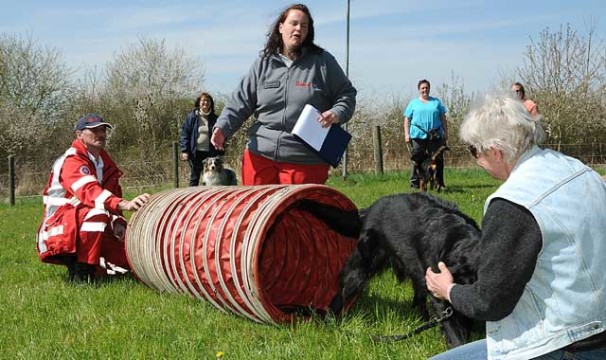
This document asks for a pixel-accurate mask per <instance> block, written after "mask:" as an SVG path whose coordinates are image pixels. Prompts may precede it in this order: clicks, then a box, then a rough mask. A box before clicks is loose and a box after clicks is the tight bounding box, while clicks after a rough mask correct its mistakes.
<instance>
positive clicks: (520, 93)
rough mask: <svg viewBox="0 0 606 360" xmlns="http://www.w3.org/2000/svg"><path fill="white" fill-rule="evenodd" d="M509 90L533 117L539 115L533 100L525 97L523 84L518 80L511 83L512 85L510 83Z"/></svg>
mask: <svg viewBox="0 0 606 360" xmlns="http://www.w3.org/2000/svg"><path fill="white" fill-rule="evenodd" d="M511 91H512V92H513V93H514V94H515V95H516V97H517V98H518V99H520V101H521V102H522V103H523V104H524V107H525V108H526V110H527V111H528V112H529V113H530V115H532V116H535V117H536V116H539V115H540V114H539V108H538V107H537V104H536V103H535V102H534V101H532V100H530V99H527V98H526V90H524V85H522V84H521V83H519V82H516V83H513V85H511Z"/></svg>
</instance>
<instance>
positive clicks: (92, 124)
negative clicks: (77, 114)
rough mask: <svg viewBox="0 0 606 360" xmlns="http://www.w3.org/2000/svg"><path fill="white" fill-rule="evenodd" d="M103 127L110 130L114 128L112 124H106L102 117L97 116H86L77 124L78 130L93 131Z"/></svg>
mask: <svg viewBox="0 0 606 360" xmlns="http://www.w3.org/2000/svg"><path fill="white" fill-rule="evenodd" d="M103 125H105V126H107V127H108V128H110V129H113V128H114V127H113V126H112V124H110V123H108V122H105V120H103V118H102V117H101V116H99V115H97V114H86V115H84V116H83V117H81V118H80V119H78V122H76V130H84V129H92V128H96V127H98V126H103Z"/></svg>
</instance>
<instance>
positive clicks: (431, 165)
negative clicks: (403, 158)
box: [411, 145, 450, 192]
mask: <svg viewBox="0 0 606 360" xmlns="http://www.w3.org/2000/svg"><path fill="white" fill-rule="evenodd" d="M446 150H450V148H449V147H448V146H446V145H441V146H440V147H438V148H437V149H436V150H435V151H434V152H433V154H429V156H427V157H425V158H423V159H420V158H419V157H420V156H412V157H411V160H412V163H413V165H414V172H415V174H416V177H417V179H419V189H420V190H421V191H427V188H428V186H429V189H431V190H435V189H438V192H440V191H441V187H440V186H439V184H438V180H437V179H436V170H437V167H438V163H437V159H438V157H439V156H441V155H442V154H443V153H444V151H446Z"/></svg>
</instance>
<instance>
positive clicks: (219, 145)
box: [210, 128, 225, 151]
mask: <svg viewBox="0 0 606 360" xmlns="http://www.w3.org/2000/svg"><path fill="white" fill-rule="evenodd" d="M210 142H211V143H212V144H213V146H214V147H215V149H217V150H219V151H222V150H225V148H224V145H225V135H224V134H223V131H221V129H219V128H215V130H213V136H212V137H211V138H210Z"/></svg>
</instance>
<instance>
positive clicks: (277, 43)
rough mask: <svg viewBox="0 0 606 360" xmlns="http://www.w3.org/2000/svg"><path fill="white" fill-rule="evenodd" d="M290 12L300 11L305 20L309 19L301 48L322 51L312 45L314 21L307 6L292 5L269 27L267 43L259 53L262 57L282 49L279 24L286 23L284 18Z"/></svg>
mask: <svg viewBox="0 0 606 360" xmlns="http://www.w3.org/2000/svg"><path fill="white" fill-rule="evenodd" d="M291 10H300V11H302V12H303V13H305V15H307V18H308V19H309V31H308V32H307V37H306V38H305V40H304V41H303V44H302V45H301V48H308V49H309V50H310V51H311V52H321V51H322V50H323V49H322V48H321V47H319V46H318V45H316V44H314V36H315V30H314V19H313V18H312V17H311V13H310V12H309V9H308V8H307V6H305V5H303V4H292V5H290V6H289V7H287V8H286V9H284V11H282V13H280V15H279V16H278V18H277V19H276V20H275V21H274V23H273V24H272V26H271V27H270V29H269V32H268V33H267V42H266V43H265V47H264V48H263V50H262V51H261V54H262V55H263V57H267V56H271V55H272V54H275V53H277V52H278V50H279V49H280V48H282V45H283V44H282V34H280V24H282V23H283V22H284V21H286V17H287V16H288V13H289V11H291Z"/></svg>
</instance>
